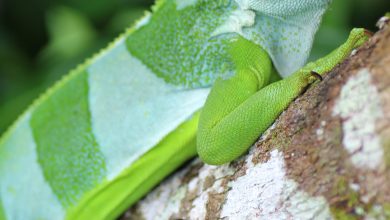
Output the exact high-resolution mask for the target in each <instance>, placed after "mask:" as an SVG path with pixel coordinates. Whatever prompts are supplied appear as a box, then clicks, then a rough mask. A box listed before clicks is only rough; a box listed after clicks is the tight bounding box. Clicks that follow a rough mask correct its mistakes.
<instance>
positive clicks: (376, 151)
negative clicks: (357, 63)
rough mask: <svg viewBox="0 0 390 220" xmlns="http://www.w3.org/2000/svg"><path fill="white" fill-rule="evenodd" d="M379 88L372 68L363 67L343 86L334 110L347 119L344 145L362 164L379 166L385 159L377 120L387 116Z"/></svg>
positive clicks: (369, 166) (370, 167)
mask: <svg viewBox="0 0 390 220" xmlns="http://www.w3.org/2000/svg"><path fill="white" fill-rule="evenodd" d="M378 97H379V93H378V91H377V88H376V87H375V86H374V85H373V84H372V83H371V75H370V72H369V70H368V69H362V70H360V71H359V72H358V73H357V74H356V75H355V76H352V77H351V78H350V79H349V80H348V82H347V83H346V84H345V85H344V86H343V88H342V90H341V94H340V97H339V100H338V101H337V103H336V105H335V107H334V109H333V114H334V115H338V116H340V117H341V119H342V120H343V125H342V128H343V145H344V147H345V148H346V149H347V151H348V152H349V153H350V154H351V155H352V156H351V161H352V163H353V164H354V165H355V166H356V167H358V168H364V169H367V168H368V169H375V168H377V167H378V166H379V165H380V164H381V163H382V162H383V148H382V145H381V140H380V138H379V137H378V136H377V135H376V131H375V125H376V121H378V120H380V119H381V118H382V117H383V112H382V107H381V103H380V99H379V98H378Z"/></svg>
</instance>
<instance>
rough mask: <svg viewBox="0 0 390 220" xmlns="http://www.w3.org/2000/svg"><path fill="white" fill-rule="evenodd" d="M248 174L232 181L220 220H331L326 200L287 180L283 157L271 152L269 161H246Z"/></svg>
mask: <svg viewBox="0 0 390 220" xmlns="http://www.w3.org/2000/svg"><path fill="white" fill-rule="evenodd" d="M247 166H248V169H247V173H246V174H245V175H244V176H242V177H239V178H238V179H237V180H236V181H234V182H231V186H230V187H231V190H230V191H229V192H228V195H227V198H226V202H225V205H224V206H223V208H222V213H221V218H224V217H226V218H227V219H278V220H279V219H313V218H314V217H315V219H331V218H332V217H331V214H330V211H329V207H328V205H327V202H326V200H325V199H324V198H323V197H311V196H309V195H308V194H307V193H306V192H303V191H300V190H298V185H297V183H295V182H294V181H293V180H290V179H288V178H287V177H286V171H285V164H284V157H283V154H282V153H281V152H279V151H277V150H274V151H272V152H271V157H270V159H269V161H268V162H266V163H263V164H257V165H254V164H253V163H252V156H250V157H248V158H247Z"/></svg>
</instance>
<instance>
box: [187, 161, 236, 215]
mask: <svg viewBox="0 0 390 220" xmlns="http://www.w3.org/2000/svg"><path fill="white" fill-rule="evenodd" d="M233 173H234V170H233V169H232V168H231V167H229V166H228V165H223V166H210V165H204V166H203V167H202V168H201V169H200V171H199V176H198V177H197V178H195V179H194V180H193V182H192V183H190V185H191V187H189V189H190V190H189V191H191V188H192V190H197V198H196V199H195V200H194V201H193V202H192V205H193V207H192V209H191V211H190V213H189V216H190V218H191V219H205V217H206V213H207V209H206V205H207V201H208V200H209V193H210V192H211V191H214V192H217V193H222V192H223V191H224V187H223V186H222V178H223V177H226V176H229V175H233ZM210 177H213V178H214V179H215V181H214V183H213V185H212V186H211V187H209V188H204V185H205V181H206V179H207V178H210ZM195 186H196V187H195Z"/></svg>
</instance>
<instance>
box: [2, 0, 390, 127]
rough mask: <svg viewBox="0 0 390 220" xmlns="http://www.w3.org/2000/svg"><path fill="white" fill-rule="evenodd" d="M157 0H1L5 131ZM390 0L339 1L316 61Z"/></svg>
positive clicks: (370, 23) (389, 6) (368, 24)
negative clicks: (64, 77) (51, 87)
mask: <svg viewBox="0 0 390 220" xmlns="http://www.w3.org/2000/svg"><path fill="white" fill-rule="evenodd" d="M152 3H153V0H94V1H82V0H0V134H1V133H2V132H4V130H5V129H6V128H7V127H8V126H9V125H10V124H11V123H12V121H13V120H15V118H16V117H17V116H18V115H19V114H21V113H22V112H23V110H24V109H25V108H26V107H27V106H28V105H29V104H30V103H31V102H32V100H34V99H35V98H36V97H37V96H38V95H39V94H40V93H42V92H43V91H44V90H45V89H46V88H47V87H49V86H50V85H52V84H53V83H54V82H55V81H56V80H58V79H59V78H61V76H62V75H63V74H66V73H67V72H68V71H69V70H70V69H72V68H74V67H75V66H76V65H77V64H79V63H81V62H83V60H85V59H86V58H87V57H90V56H91V55H93V54H94V53H96V52H98V51H99V49H101V48H104V47H105V46H106V45H107V43H108V42H110V41H111V40H113V39H114V38H115V37H116V36H117V35H118V34H120V33H121V32H123V31H124V30H125V28H127V27H129V26H130V25H131V24H132V23H133V22H134V20H135V19H137V18H139V17H140V16H142V15H143V13H144V11H145V10H148V9H149V8H150V5H151V4H152ZM387 11H390V0H334V1H333V3H332V5H331V8H330V9H329V10H328V12H327V14H326V16H325V19H324V22H323V25H322V27H321V29H320V31H319V32H318V34H317V36H316V41H315V44H314V47H313V52H312V55H311V59H316V58H318V57H321V56H323V55H325V54H327V53H328V52H330V51H331V50H332V49H334V48H335V47H337V45H339V44H341V43H342V42H343V41H344V40H345V39H346V37H347V36H348V33H349V31H350V29H351V28H352V27H365V28H367V29H370V30H371V31H376V27H375V23H376V21H377V20H378V19H379V18H380V17H381V16H382V15H383V14H385V12H387Z"/></svg>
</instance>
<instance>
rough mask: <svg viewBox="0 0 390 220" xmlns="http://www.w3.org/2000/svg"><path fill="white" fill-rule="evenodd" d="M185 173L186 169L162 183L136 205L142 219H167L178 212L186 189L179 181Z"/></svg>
mask: <svg viewBox="0 0 390 220" xmlns="http://www.w3.org/2000/svg"><path fill="white" fill-rule="evenodd" d="M186 172H188V168H187V169H185V170H182V171H181V172H179V173H177V174H176V175H174V176H172V177H171V178H169V179H167V180H166V181H164V182H163V183H162V184H161V185H160V186H159V187H158V188H157V189H156V190H153V191H152V192H151V193H149V194H148V196H147V197H145V198H144V199H143V200H142V201H140V202H139V203H138V204H140V207H139V210H140V211H141V213H142V216H143V217H144V219H146V220H157V219H169V217H170V216H171V215H172V213H178V212H179V208H180V205H181V201H182V200H183V199H184V197H185V195H186V193H187V187H186V186H185V185H183V184H182V181H181V180H182V179H183V176H184V174H185V173H186Z"/></svg>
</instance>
